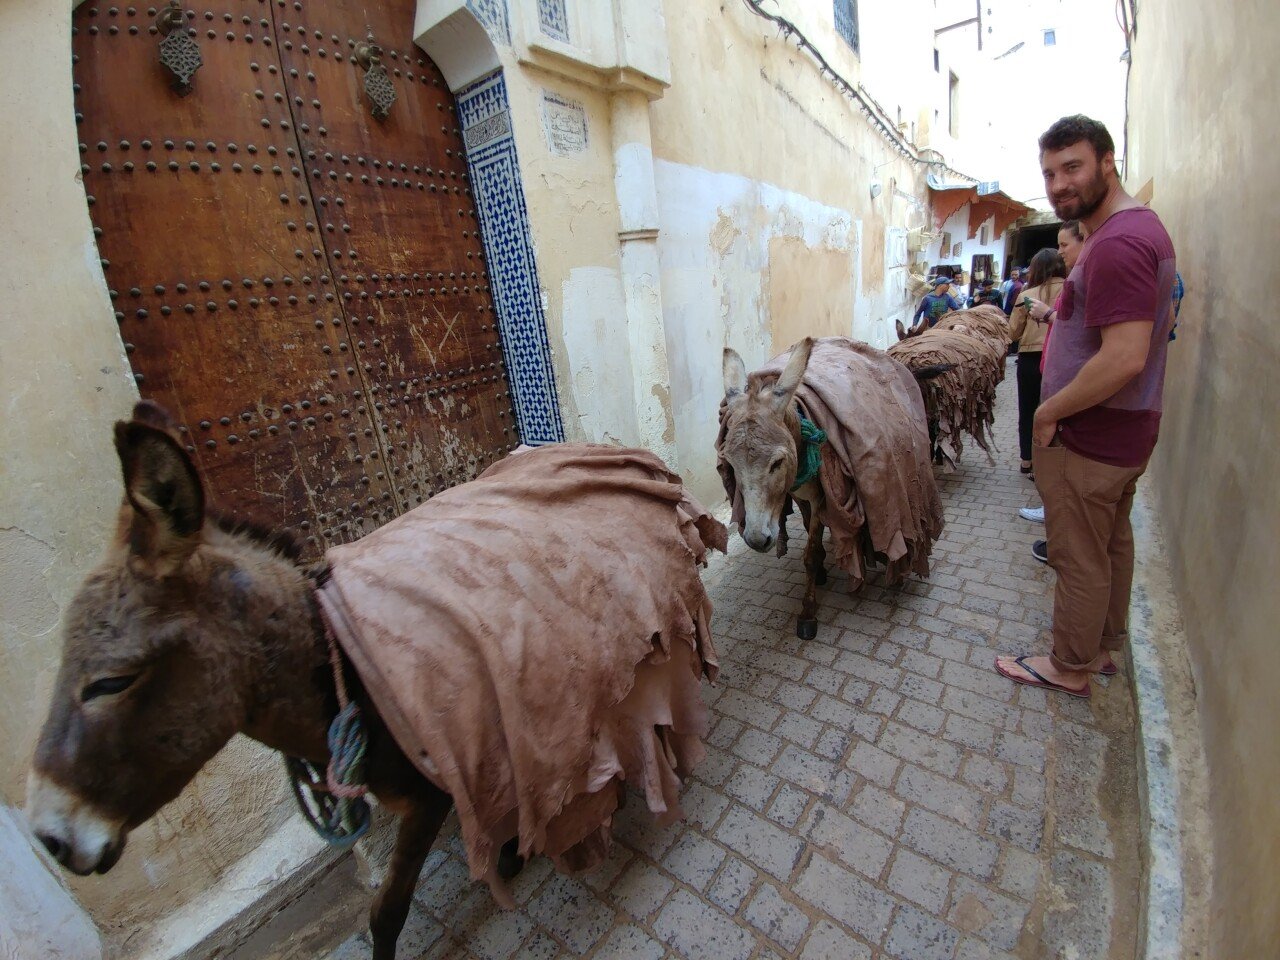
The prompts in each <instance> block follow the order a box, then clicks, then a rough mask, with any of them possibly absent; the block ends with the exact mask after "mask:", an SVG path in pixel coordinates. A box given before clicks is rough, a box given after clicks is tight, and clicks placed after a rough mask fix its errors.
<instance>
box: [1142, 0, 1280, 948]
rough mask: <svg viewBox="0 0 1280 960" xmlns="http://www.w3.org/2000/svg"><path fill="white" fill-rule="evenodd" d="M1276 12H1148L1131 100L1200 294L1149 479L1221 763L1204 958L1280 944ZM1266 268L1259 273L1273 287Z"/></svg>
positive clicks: (1211, 752)
mask: <svg viewBox="0 0 1280 960" xmlns="http://www.w3.org/2000/svg"><path fill="white" fill-rule="evenodd" d="M1278 31H1280V10H1277V8H1276V6H1275V5H1274V4H1273V3H1270V2H1268V0H1241V2H1239V3H1235V4H1228V5H1222V6H1214V7H1203V8H1201V7H1196V6H1194V5H1193V6H1188V5H1186V4H1180V3H1173V2H1171V0H1149V2H1146V3H1144V4H1142V5H1141V7H1140V12H1139V22H1138V34H1137V37H1136V39H1135V42H1134V45H1133V68H1132V74H1131V77H1130V86H1129V106H1130V115H1129V135H1130V141H1129V143H1130V153H1129V156H1130V164H1129V178H1128V187H1129V189H1130V190H1131V192H1132V191H1136V190H1138V189H1140V188H1142V187H1143V186H1144V185H1145V184H1147V183H1148V182H1150V185H1151V189H1152V194H1153V198H1152V201H1151V206H1152V207H1153V208H1154V209H1155V210H1156V211H1157V212H1158V213H1159V214H1160V216H1161V218H1162V219H1163V221H1164V223H1165V226H1166V227H1167V228H1168V230H1169V233H1170V235H1171V236H1172V238H1173V241H1174V245H1175V247H1176V248H1177V252H1178V269H1179V271H1180V272H1181V274H1182V276H1183V279H1184V281H1185V284H1186V288H1187V296H1186V299H1184V300H1183V304H1182V311H1181V316H1180V326H1179V327H1178V338H1177V340H1175V341H1174V342H1173V343H1172V344H1171V345H1170V348H1169V361H1168V373H1167V377H1166V386H1165V399H1164V403H1165V413H1164V419H1163V422H1162V425H1161V431H1160V432H1161V436H1160V443H1159V445H1158V446H1157V448H1156V452H1155V456H1154V459H1153V461H1152V465H1151V469H1150V475H1151V479H1150V481H1149V482H1150V483H1151V484H1152V486H1153V487H1154V489H1155V492H1156V496H1157V501H1158V505H1159V512H1160V516H1161V521H1162V523H1163V525H1164V528H1165V532H1166V541H1167V544H1168V547H1169V559H1170V565H1171V567H1172V573H1173V579H1174V585H1175V589H1176V591H1177V594H1178V596H1179V599H1180V601H1181V607H1182V615H1183V618H1184V620H1185V625H1186V634H1187V637H1188V642H1189V645H1190V647H1191V651H1192V666H1193V671H1194V676H1195V686H1196V691H1197V695H1198V700H1199V713H1200V717H1201V722H1202V726H1203V737H1204V750H1205V758H1206V761H1207V763H1208V767H1209V771H1208V773H1209V776H1208V782H1209V811H1208V813H1209V821H1210V823H1211V828H1210V829H1211V833H1212V839H1213V847H1214V870H1213V872H1214V878H1213V884H1212V894H1211V903H1212V921H1211V928H1210V933H1209V936H1210V948H1209V950H1208V955H1210V956H1214V957H1263V956H1272V955H1274V953H1275V949H1276V943H1277V942H1280V885H1278V884H1277V883H1276V865H1277V864H1278V863H1280V818H1277V816H1276V800H1275V798H1276V794H1277V792H1280V751H1277V750H1276V739H1275V737H1276V730H1277V729H1278V728H1280V699H1278V698H1277V697H1276V695H1275V691H1276V689H1277V688H1280V657H1277V655H1276V652H1277V647H1276V624H1277V623H1280V592H1277V590H1276V588H1275V582H1276V571H1277V570H1278V569H1280V497H1277V496H1276V480H1275V478H1276V477H1277V476H1278V475H1280V452H1277V447H1276V445H1275V444H1274V443H1271V442H1269V441H1268V439H1267V438H1268V437H1269V436H1270V435H1271V433H1272V431H1273V428H1274V423H1275V414H1274V411H1275V410H1276V408H1277V406H1280V379H1278V378H1277V376H1276V371H1277V370H1278V369H1280V335H1278V334H1277V331H1276V325H1275V318H1274V316H1273V313H1272V311H1270V310H1269V309H1268V308H1267V305H1266V301H1265V299H1260V298H1259V297H1258V295H1257V292H1258V291H1259V290H1260V289H1263V288H1265V286H1266V284H1267V282H1268V280H1269V272H1270V271H1272V270H1274V266H1273V261H1274V258H1273V256H1272V252H1273V251H1274V250H1276V249H1277V245H1280V225H1278V224H1277V221H1276V218H1275V215H1274V213H1275V210H1276V209H1277V208H1278V207H1280V170H1277V167H1276V164H1275V157H1276V152H1277V149H1278V148H1280V143H1278V142H1277V134H1276V130H1275V126H1274V124H1272V123H1269V122H1268V121H1267V120H1266V111H1267V109H1268V104H1269V103H1270V102H1271V99H1272V97H1273V94H1274V92H1275V90H1276V89H1277V87H1278V86H1280V65H1278V64H1277V61H1276V59H1275V57H1273V56H1272V55H1271V46H1272V43H1271V39H1272V38H1274V37H1275V36H1276V35H1277V32H1278ZM1259 270H1261V271H1262V276H1261V278H1260V276H1259Z"/></svg>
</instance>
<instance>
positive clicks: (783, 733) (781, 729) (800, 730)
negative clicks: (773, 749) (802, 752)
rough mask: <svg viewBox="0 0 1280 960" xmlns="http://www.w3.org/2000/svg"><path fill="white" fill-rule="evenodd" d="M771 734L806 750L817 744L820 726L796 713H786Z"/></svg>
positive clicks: (820, 732)
mask: <svg viewBox="0 0 1280 960" xmlns="http://www.w3.org/2000/svg"><path fill="white" fill-rule="evenodd" d="M773 732H774V733H775V734H777V735H778V736H780V737H783V738H784V739H787V740H790V741H791V742H792V743H796V744H799V745H800V746H802V747H806V748H808V747H812V746H813V745H814V744H815V743H817V742H818V737H820V736H821V735H822V724H821V723H819V722H818V721H817V720H813V719H811V718H809V717H805V716H802V715H800V714H798V713H788V714H787V715H786V716H784V717H783V718H782V719H781V720H779V721H778V725H777V726H776V727H774V728H773Z"/></svg>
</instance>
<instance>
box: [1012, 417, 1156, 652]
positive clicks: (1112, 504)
mask: <svg viewBox="0 0 1280 960" xmlns="http://www.w3.org/2000/svg"><path fill="white" fill-rule="evenodd" d="M1031 459H1032V463H1033V465H1034V469H1035V474H1036V486H1037V487H1038V488H1039V490H1040V497H1041V499H1043V501H1044V525H1045V533H1046V537H1047V538H1048V541H1049V566H1051V567H1053V569H1054V570H1055V571H1057V574H1058V585H1057V588H1056V589H1055V591H1054V595H1053V653H1052V657H1051V659H1052V660H1053V665H1054V666H1055V667H1057V668H1058V669H1060V670H1091V671H1097V670H1099V669H1100V668H1101V667H1102V665H1103V662H1104V660H1103V657H1104V652H1109V651H1112V650H1120V649H1121V648H1123V647H1124V644H1125V641H1126V640H1127V639H1128V636H1129V591H1130V588H1131V587H1132V586H1133V528H1132V527H1131V526H1130V525H1129V511H1130V510H1131V509H1132V507H1133V494H1134V491H1136V490H1137V488H1138V478H1139V477H1140V476H1142V472H1143V471H1144V470H1145V469H1146V464H1145V463H1144V464H1143V465H1142V466H1140V467H1113V466H1110V465H1109V464H1105V463H1099V462H1098V461H1096V460H1090V459H1089V458H1088V457H1082V456H1081V455H1080V454H1078V453H1073V452H1072V451H1070V450H1068V449H1067V448H1066V447H1065V446H1063V445H1062V442H1061V441H1060V440H1058V439H1055V440H1054V442H1053V444H1052V445H1051V446H1048V447H1035V448H1034V449H1033V450H1032V458H1031Z"/></svg>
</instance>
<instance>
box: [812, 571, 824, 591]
mask: <svg viewBox="0 0 1280 960" xmlns="http://www.w3.org/2000/svg"><path fill="white" fill-rule="evenodd" d="M813 582H814V583H815V584H817V585H818V586H820V587H825V586H826V585H827V571H826V568H825V567H824V568H819V569H818V570H817V572H815V573H814V575H813Z"/></svg>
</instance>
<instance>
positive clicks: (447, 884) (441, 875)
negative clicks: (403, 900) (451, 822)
mask: <svg viewBox="0 0 1280 960" xmlns="http://www.w3.org/2000/svg"><path fill="white" fill-rule="evenodd" d="M433 856H434V853H433ZM470 889H471V871H470V870H468V869H467V865H466V864H465V863H463V862H462V861H461V860H459V859H458V858H457V857H451V856H443V857H440V858H439V861H438V862H437V864H436V865H435V867H434V868H433V869H432V870H431V871H430V872H428V871H427V870H426V869H425V868H424V869H423V872H422V875H421V876H420V877H419V879H418V886H417V887H416V888H415V889H414V891H413V898H414V899H415V900H417V901H418V903H420V904H422V907H423V909H425V910H426V911H427V912H428V913H431V914H433V915H435V916H437V917H442V916H445V915H447V914H449V913H451V912H452V911H453V910H454V908H455V907H457V905H458V904H459V903H461V902H462V899H463V897H465V896H466V895H467V892H468V891H469V890H470Z"/></svg>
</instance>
